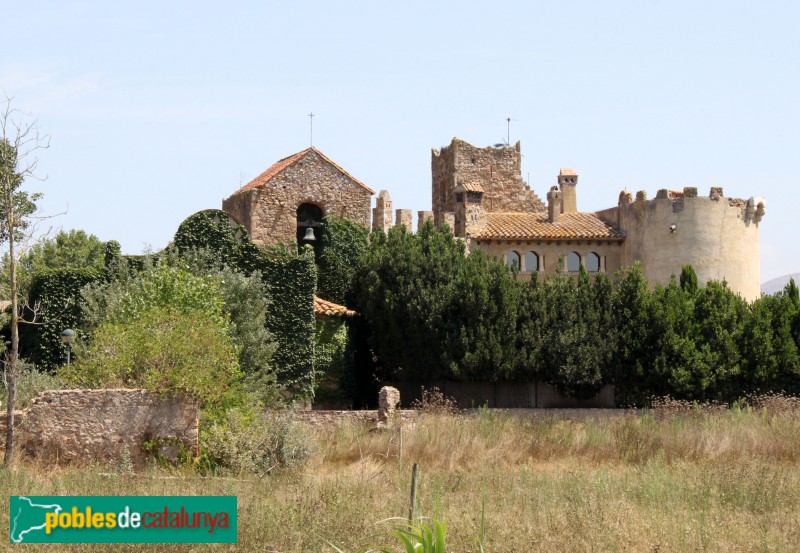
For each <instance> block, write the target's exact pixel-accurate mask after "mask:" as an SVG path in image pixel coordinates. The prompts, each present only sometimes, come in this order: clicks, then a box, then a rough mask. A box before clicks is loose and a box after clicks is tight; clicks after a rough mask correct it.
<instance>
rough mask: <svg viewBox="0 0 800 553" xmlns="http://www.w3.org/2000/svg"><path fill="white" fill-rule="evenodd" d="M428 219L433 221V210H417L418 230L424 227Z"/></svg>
mask: <svg viewBox="0 0 800 553" xmlns="http://www.w3.org/2000/svg"><path fill="white" fill-rule="evenodd" d="M426 221H433V211H417V230H418V231H419V229H421V228H422V226H423V225H424V224H425V222H426Z"/></svg>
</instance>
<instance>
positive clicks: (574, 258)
mask: <svg viewBox="0 0 800 553" xmlns="http://www.w3.org/2000/svg"><path fill="white" fill-rule="evenodd" d="M580 270H581V256H580V255H578V254H577V253H575V252H569V255H567V272H568V273H577V272H578V271H580Z"/></svg>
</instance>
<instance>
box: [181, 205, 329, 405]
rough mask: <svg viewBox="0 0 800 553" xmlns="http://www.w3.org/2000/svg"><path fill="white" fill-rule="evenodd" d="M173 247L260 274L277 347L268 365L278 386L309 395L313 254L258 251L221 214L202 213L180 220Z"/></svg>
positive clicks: (277, 249)
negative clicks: (206, 253)
mask: <svg viewBox="0 0 800 553" xmlns="http://www.w3.org/2000/svg"><path fill="white" fill-rule="evenodd" d="M174 244H175V247H176V248H177V249H178V251H179V252H180V253H188V252H190V251H191V250H194V249H208V250H211V251H214V252H217V253H218V255H219V264H220V265H227V266H230V267H235V268H238V269H239V270H241V271H242V272H244V273H245V274H247V275H249V274H252V273H253V272H254V271H259V272H260V273H261V275H262V277H263V278H264V282H265V283H266V285H267V289H268V291H269V294H270V298H271V301H272V309H271V310H270V312H269V313H268V315H267V322H266V325H267V329H268V330H269V331H270V333H271V334H272V336H273V337H274V339H275V341H276V343H277V349H276V351H275V354H274V356H273V358H272V362H273V364H274V366H275V369H276V374H277V376H278V382H279V383H280V384H281V385H282V386H283V387H285V388H286V389H288V390H289V391H291V392H293V393H294V394H296V395H298V396H312V395H313V390H314V331H315V323H314V293H315V292H316V287H317V267H316V264H315V262H314V252H313V250H312V249H311V248H310V247H306V248H304V249H303V251H302V252H301V253H299V254H298V253H295V252H294V248H291V247H281V246H279V247H272V248H270V249H268V250H264V249H261V248H259V247H258V246H256V245H255V244H253V243H252V242H251V241H250V237H249V235H248V234H247V231H246V230H245V229H244V228H243V227H241V226H236V227H234V226H232V225H231V224H230V223H229V217H228V214H227V213H225V212H224V211H219V210H206V211H201V212H199V213H196V214H194V215H192V216H191V217H189V218H188V219H186V220H185V221H183V223H181V225H180V226H179V227H178V231H177V233H176V234H175V238H174Z"/></svg>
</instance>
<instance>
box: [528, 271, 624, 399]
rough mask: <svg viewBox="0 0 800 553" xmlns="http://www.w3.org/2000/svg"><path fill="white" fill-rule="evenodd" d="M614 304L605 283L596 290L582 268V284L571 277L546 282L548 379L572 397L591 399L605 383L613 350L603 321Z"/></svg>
mask: <svg viewBox="0 0 800 553" xmlns="http://www.w3.org/2000/svg"><path fill="white" fill-rule="evenodd" d="M601 289H602V292H603V298H602V300H603V302H604V303H605V302H610V294H608V295H606V292H607V290H605V284H601V286H600V287H598V289H597V290H596V289H594V288H593V286H592V283H591V280H590V278H589V276H588V274H587V273H586V271H585V270H584V269H583V268H581V270H580V272H579V275H578V282H577V283H575V282H574V280H573V278H572V277H571V276H568V275H556V276H554V277H552V278H550V279H548V280H547V281H546V282H545V285H544V290H545V295H544V301H545V319H544V320H545V322H544V324H545V328H546V331H545V334H544V340H543V344H542V349H541V354H542V366H543V373H544V379H545V380H546V381H547V382H549V383H550V384H551V385H552V386H553V387H554V388H556V389H557V390H559V391H560V392H561V393H563V394H565V395H567V396H571V397H578V398H582V397H590V396H592V395H594V394H595V393H596V392H597V391H598V390H599V389H600V387H601V386H602V384H603V370H604V367H605V365H606V364H607V363H608V361H609V359H610V354H611V351H612V350H611V349H610V345H609V343H608V342H607V341H605V340H604V339H603V338H602V333H603V331H604V329H603V328H601V324H600V321H601V320H603V319H605V311H606V310H607V309H608V308H609V307H610V306H609V305H608V304H605V305H600V302H599V301H598V299H599V298H598V294H597V292H598V291H599V290H601Z"/></svg>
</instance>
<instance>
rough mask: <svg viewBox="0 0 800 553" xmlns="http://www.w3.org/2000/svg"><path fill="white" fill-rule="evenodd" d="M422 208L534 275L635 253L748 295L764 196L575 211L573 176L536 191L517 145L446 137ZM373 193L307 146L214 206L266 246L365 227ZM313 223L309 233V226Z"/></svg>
mask: <svg viewBox="0 0 800 553" xmlns="http://www.w3.org/2000/svg"><path fill="white" fill-rule="evenodd" d="M431 175H432V186H431V207H432V210H431V211H420V212H418V217H419V219H418V222H419V224H422V223H424V222H425V221H426V220H428V219H433V221H434V223H435V224H436V226H441V225H447V226H449V227H450V228H452V229H453V231H454V233H455V235H456V236H457V237H458V238H461V239H463V240H465V242H466V244H467V247H468V249H469V251H474V250H476V249H480V250H482V251H484V252H486V253H487V254H488V255H491V256H495V257H497V258H502V259H503V261H504V262H505V263H506V264H508V265H509V266H516V267H517V268H519V271H520V273H519V274H520V277H521V278H530V275H531V274H532V273H534V272H538V273H539V274H540V275H544V276H547V275H551V274H555V273H556V272H563V273H567V274H570V273H577V272H578V271H579V270H580V267H581V265H582V266H583V267H584V268H585V269H586V271H588V272H589V273H598V272H605V273H614V272H615V271H617V270H618V269H620V268H621V267H625V266H629V265H632V264H633V263H634V262H636V261H639V262H641V265H642V270H643V272H644V275H645V277H646V278H647V280H648V282H649V283H650V284H651V285H655V284H656V283H660V284H666V283H668V282H669V280H670V278H671V276H672V275H677V274H679V273H680V271H681V268H682V267H683V266H684V265H692V266H693V267H694V269H695V270H696V272H697V276H698V280H699V281H700V282H706V281H708V280H711V279H716V280H722V279H725V280H727V282H728V284H729V286H730V287H731V289H732V290H734V291H736V292H738V293H740V294H741V295H742V296H743V297H744V298H746V299H747V300H751V301H752V300H754V299H756V298H757V297H758V296H759V295H760V261H759V239H758V226H759V223H760V221H761V219H762V218H763V216H764V209H765V201H764V199H763V198H759V197H751V198H749V199H747V200H744V199H738V198H726V197H725V196H724V195H723V190H722V188H718V187H713V188H711V189H710V192H709V194H708V196H700V195H699V194H698V191H697V189H696V188H692V187H687V188H684V189H683V190H681V191H675V190H666V189H664V190H659V191H658V192H657V193H656V196H655V198H654V199H650V200H648V199H647V194H646V192H644V191H639V192H636V194H635V197H634V195H633V194H632V193H631V192H628V191H627V190H623V191H622V192H621V193H620V194H619V199H618V202H617V205H616V206H614V207H611V208H608V209H604V210H601V211H597V212H581V211H578V198H577V192H578V174H577V173H576V172H575V171H573V170H572V169H567V168H564V169H561V170H560V172H559V174H558V176H557V179H556V184H555V185H554V186H552V187H551V188H550V190H549V191H548V192H547V194H546V196H545V199H544V200H543V199H542V198H540V197H539V196H538V195H537V194H536V193H534V191H533V190H531V188H530V186H529V185H528V184H526V183H525V182H524V180H523V178H522V175H521V153H520V144H519V142H517V143H516V144H515V145H514V146H506V147H486V148H478V147H475V146H472V145H470V144H468V143H467V142H464V141H463V140H459V139H457V138H454V139H453V140H452V142H451V143H450V145H449V146H446V147H444V148H442V149H441V150H433V151H432V152H431ZM373 194H374V191H373V190H371V189H370V188H369V187H367V186H366V185H365V184H363V183H362V182H360V181H358V180H357V179H356V178H355V177H353V176H352V175H350V174H349V173H348V172H347V171H345V170H344V169H342V168H341V167H339V166H338V165H336V164H335V163H334V162H333V161H332V160H330V159H329V158H327V157H326V156H325V155H324V154H322V153H321V152H319V151H318V150H316V149H315V148H309V149H307V150H304V151H302V152H299V153H297V154H295V155H293V156H289V157H287V158H284V159H282V160H280V161H278V162H277V163H275V164H274V165H272V166H271V167H270V168H269V169H267V170H266V171H264V172H263V173H262V174H261V175H259V176H258V177H256V178H255V179H254V180H253V181H252V182H250V183H248V184H247V185H245V186H244V187H242V188H241V189H239V190H238V191H236V192H235V193H234V194H233V195H231V196H230V197H229V198H228V199H226V200H224V201H223V204H222V209H223V210H225V211H227V212H228V213H230V214H232V215H233V216H234V217H236V218H238V219H239V220H240V221H242V223H243V224H244V226H245V227H246V228H247V229H248V231H249V232H250V235H251V237H252V239H253V241H254V242H256V243H257V244H260V245H267V244H271V243H276V242H280V241H285V240H291V239H297V240H298V241H301V240H303V239H304V238H306V237H309V236H310V235H309V234H308V233H309V232H311V233H312V234H311V236H313V232H314V230H313V229H314V227H315V226H318V225H319V222H320V220H321V219H322V217H324V216H325V215H328V214H332V215H336V216H339V217H345V218H348V219H351V220H353V221H355V222H357V223H359V224H361V225H363V226H367V227H369V223H370V205H371V197H372V195H373ZM411 213H412V212H411V210H407V209H398V210H396V211H395V212H394V215H395V217H394V223H393V217H392V215H393V213H392V201H391V198H390V195H389V193H388V192H387V191H386V190H382V191H381V192H380V193H379V194H378V197H377V199H376V206H375V208H374V209H372V218H371V220H372V229H373V230H378V229H381V230H384V231H386V230H388V229H389V228H390V227H391V226H393V224H394V225H403V226H406V228H408V229H409V230H411V221H412V214H411ZM309 228H310V229H311V231H309V230H308V229H309Z"/></svg>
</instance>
